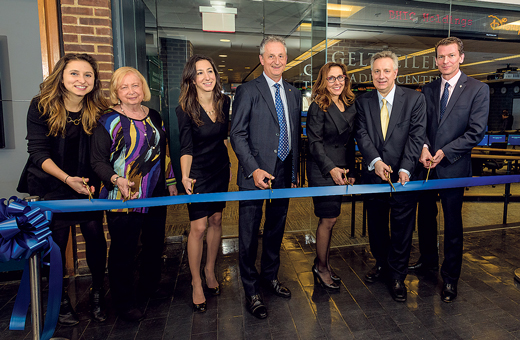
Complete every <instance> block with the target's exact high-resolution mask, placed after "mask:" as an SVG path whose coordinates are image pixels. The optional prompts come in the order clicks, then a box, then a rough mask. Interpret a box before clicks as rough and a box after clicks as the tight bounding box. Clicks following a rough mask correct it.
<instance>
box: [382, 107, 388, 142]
mask: <svg viewBox="0 0 520 340" xmlns="http://www.w3.org/2000/svg"><path fill="white" fill-rule="evenodd" d="M389 121H390V114H389V113H388V107H387V106H386V99H383V107H381V130H382V131H383V139H385V138H386V131H387V130H388V122H389Z"/></svg>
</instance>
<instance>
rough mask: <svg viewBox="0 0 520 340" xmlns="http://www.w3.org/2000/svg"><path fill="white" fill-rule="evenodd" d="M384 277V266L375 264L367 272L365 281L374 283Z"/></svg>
mask: <svg viewBox="0 0 520 340" xmlns="http://www.w3.org/2000/svg"><path fill="white" fill-rule="evenodd" d="M382 277H383V267H381V266H378V265H375V266H373V267H372V269H370V270H369V271H368V273H366V274H365V281H366V282H369V283H374V282H376V281H379V280H380V279H381V278H382Z"/></svg>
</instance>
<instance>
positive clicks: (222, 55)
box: [218, 54, 227, 58]
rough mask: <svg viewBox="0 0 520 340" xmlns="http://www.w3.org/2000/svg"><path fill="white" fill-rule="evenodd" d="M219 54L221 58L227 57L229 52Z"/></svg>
mask: <svg viewBox="0 0 520 340" xmlns="http://www.w3.org/2000/svg"><path fill="white" fill-rule="evenodd" d="M218 56H219V57H221V58H227V54H219V55H218Z"/></svg>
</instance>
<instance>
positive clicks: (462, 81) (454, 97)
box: [439, 72, 468, 127]
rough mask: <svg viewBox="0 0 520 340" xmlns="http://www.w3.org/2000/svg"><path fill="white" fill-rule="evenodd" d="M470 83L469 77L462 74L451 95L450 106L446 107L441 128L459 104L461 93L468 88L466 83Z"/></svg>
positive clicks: (440, 123)
mask: <svg viewBox="0 0 520 340" xmlns="http://www.w3.org/2000/svg"><path fill="white" fill-rule="evenodd" d="M467 81H468V76H467V75H465V74H464V73H462V72H461V74H460V78H459V81H458V82H457V84H456V85H455V88H454V89H453V93H452V94H451V97H450V101H449V102H448V106H446V112H444V116H443V117H442V121H440V122H439V127H440V126H441V125H442V124H443V123H444V122H445V121H446V118H448V116H449V115H450V113H451V111H452V109H453V107H454V106H455V104H456V103H457V100H458V99H459V97H460V95H461V93H462V92H463V91H464V89H465V88H466V82H467ZM439 96H440V88H439Z"/></svg>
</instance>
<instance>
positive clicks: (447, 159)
mask: <svg viewBox="0 0 520 340" xmlns="http://www.w3.org/2000/svg"><path fill="white" fill-rule="evenodd" d="M423 93H424V96H425V97H426V107H427V110H426V112H427V117H428V125H427V127H426V139H425V143H426V144H427V145H428V146H429V148H430V153H431V154H432V156H433V155H435V153H436V152H437V150H439V149H442V151H443V152H444V158H443V160H442V161H441V162H440V163H439V164H438V165H437V166H436V167H435V170H436V172H437V176H438V178H457V177H469V176H471V149H473V147H475V146H477V144H478V143H479V142H480V141H481V140H482V138H483V137H484V134H485V132H486V124H487V121H488V114H489V87H488V86H487V84H484V83H482V82H480V81H478V80H476V79H473V78H470V77H468V76H467V75H465V74H464V73H462V74H461V75H460V78H459V81H458V82H457V85H455V88H454V89H453V93H452V95H451V98H450V101H449V102H448V106H447V107H446V112H445V113H444V116H443V117H442V121H441V122H439V112H440V108H439V106H440V97H441V78H439V79H437V80H435V81H433V82H431V83H429V84H427V85H425V86H424V88H423Z"/></svg>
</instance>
